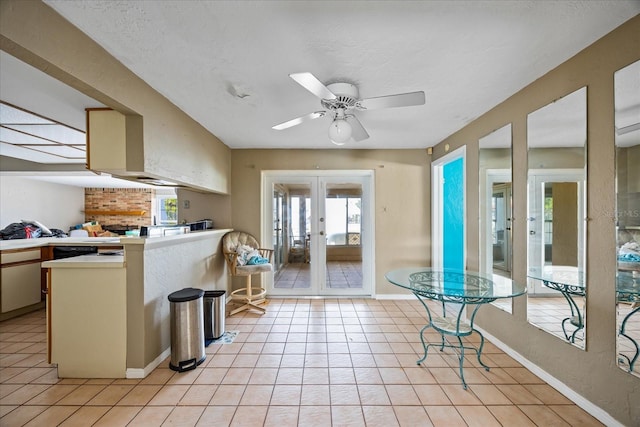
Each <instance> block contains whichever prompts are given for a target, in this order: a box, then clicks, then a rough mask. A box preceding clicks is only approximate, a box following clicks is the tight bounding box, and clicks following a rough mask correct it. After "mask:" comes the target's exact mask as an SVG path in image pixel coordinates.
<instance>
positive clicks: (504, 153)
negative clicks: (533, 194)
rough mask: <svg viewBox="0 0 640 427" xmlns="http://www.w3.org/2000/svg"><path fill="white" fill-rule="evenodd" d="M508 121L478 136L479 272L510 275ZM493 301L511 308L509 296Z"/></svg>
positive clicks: (500, 305) (509, 135)
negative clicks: (484, 134) (506, 123)
mask: <svg viewBox="0 0 640 427" xmlns="http://www.w3.org/2000/svg"><path fill="white" fill-rule="evenodd" d="M511 141H512V137H511V123H509V124H508V125H506V126H503V127H501V128H500V129H497V130H495V131H493V132H491V133H490V134H488V135H486V136H484V137H482V138H480V140H479V141H478V148H479V150H480V151H479V156H478V158H479V168H478V169H479V177H478V183H479V191H480V197H479V200H480V224H479V227H478V228H479V230H480V272H481V273H485V274H493V276H494V279H495V280H500V279H501V278H509V279H510V278H511V220H512V215H511V206H512V203H511V182H512V179H511V177H512V168H511ZM493 305H495V306H496V307H498V308H500V309H502V310H505V311H507V312H509V313H511V312H512V300H511V299H510V298H505V299H502V300H496V301H495V302H494V303H493Z"/></svg>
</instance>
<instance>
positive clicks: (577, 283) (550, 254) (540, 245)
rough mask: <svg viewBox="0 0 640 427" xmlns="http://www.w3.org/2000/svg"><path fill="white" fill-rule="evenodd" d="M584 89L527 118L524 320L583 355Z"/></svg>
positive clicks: (585, 92)
mask: <svg viewBox="0 0 640 427" xmlns="http://www.w3.org/2000/svg"><path fill="white" fill-rule="evenodd" d="M586 101H587V89H586V88H581V89H579V90H577V91H575V92H573V93H571V94H568V95H566V96H564V97H562V98H560V99H558V100H556V101H554V102H553V103H551V104H548V105H546V106H544V107H542V108H540V109H539V110H536V111H534V112H532V113H531V114H529V116H528V117H527V145H528V147H527V148H528V152H527V153H528V154H527V155H528V174H527V184H528V185H527V186H528V195H527V202H528V203H527V205H528V207H527V209H528V212H527V230H528V235H527V248H528V254H527V276H528V277H527V285H528V289H527V291H528V294H527V317H528V320H529V322H530V323H531V324H533V325H535V326H537V327H538V328H540V329H542V330H544V331H547V332H549V333H550V334H553V335H555V336H557V337H559V338H560V339H562V340H564V341H566V342H568V343H571V344H573V345H576V346H578V347H580V348H583V349H584V346H585V337H586V333H585V331H586V329H585V328H586V312H585V307H586V297H587V291H586V280H585V279H586V277H585V274H584V271H585V260H586V257H585V236H586V194H587V192H586V140H587V103H586Z"/></svg>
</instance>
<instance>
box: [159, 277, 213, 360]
mask: <svg viewBox="0 0 640 427" xmlns="http://www.w3.org/2000/svg"><path fill="white" fill-rule="evenodd" d="M203 296H204V291H203V290H202V289H196V288H184V289H181V290H179V291H176V292H173V293H172V294H170V295H169V297H168V298H169V305H170V309H169V310H170V317H171V361H170V362H169V368H171V369H173V370H174V371H178V372H184V371H188V370H190V369H195V368H196V366H198V365H199V364H201V363H202V362H204V359H205V357H206V355H205V352H204V327H203V323H204V315H203V306H202V297H203Z"/></svg>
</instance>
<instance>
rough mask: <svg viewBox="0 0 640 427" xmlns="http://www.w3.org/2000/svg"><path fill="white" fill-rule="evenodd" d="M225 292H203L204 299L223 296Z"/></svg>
mask: <svg viewBox="0 0 640 427" xmlns="http://www.w3.org/2000/svg"><path fill="white" fill-rule="evenodd" d="M224 293H225V291H204V297H205V298H218V297H221V296H222V295H224Z"/></svg>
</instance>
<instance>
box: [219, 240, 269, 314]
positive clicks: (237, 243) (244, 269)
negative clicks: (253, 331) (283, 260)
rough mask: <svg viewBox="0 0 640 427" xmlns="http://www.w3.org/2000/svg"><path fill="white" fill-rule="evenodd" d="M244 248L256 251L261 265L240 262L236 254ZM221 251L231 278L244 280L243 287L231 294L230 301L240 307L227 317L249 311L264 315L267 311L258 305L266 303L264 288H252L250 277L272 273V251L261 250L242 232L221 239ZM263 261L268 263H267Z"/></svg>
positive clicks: (257, 244)
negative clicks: (256, 311) (237, 277)
mask: <svg viewBox="0 0 640 427" xmlns="http://www.w3.org/2000/svg"><path fill="white" fill-rule="evenodd" d="M246 247H250V248H252V249H253V250H255V251H257V253H258V254H259V257H260V258H262V261H263V263H260V264H255V265H250V264H249V265H248V264H246V263H245V262H244V261H248V260H242V259H241V257H242V255H243V254H241V253H239V252H238V249H242V248H246ZM222 251H223V253H224V258H225V260H226V262H227V267H228V268H229V274H230V275H231V276H232V277H233V276H241V277H244V278H245V287H244V288H240V289H236V290H235V291H233V292H231V301H232V302H233V303H235V304H242V305H241V306H240V307H238V308H234V309H233V310H231V311H230V312H229V315H233V314H236V313H239V312H241V311H243V310H251V309H254V310H258V311H260V312H261V313H266V311H267V310H266V309H265V308H264V307H261V306H260V305H261V304H264V303H265V302H266V301H267V300H266V298H265V295H266V293H267V291H266V289H264V288H254V287H252V286H251V276H252V275H254V274H259V273H263V272H268V271H273V266H272V265H271V258H272V256H273V249H265V248H261V247H260V244H259V243H258V241H257V240H256V238H255V237H253V236H252V235H251V234H248V233H245V232H242V231H231V232H229V233H227V234H225V235H224V236H223V237H222ZM264 261H268V263H267V262H264Z"/></svg>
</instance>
